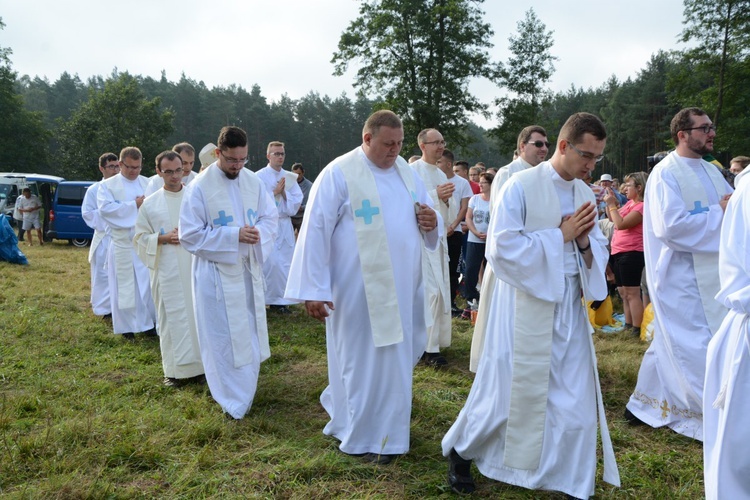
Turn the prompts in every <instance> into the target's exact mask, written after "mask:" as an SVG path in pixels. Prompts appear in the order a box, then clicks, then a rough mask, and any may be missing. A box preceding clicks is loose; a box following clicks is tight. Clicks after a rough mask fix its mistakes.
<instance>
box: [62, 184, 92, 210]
mask: <svg viewBox="0 0 750 500" xmlns="http://www.w3.org/2000/svg"><path fill="white" fill-rule="evenodd" d="M57 189H58V193H57V204H58V205H73V206H77V207H80V206H81V205H82V204H83V195H84V194H85V192H86V191H85V188H84V189H82V188H81V186H66V185H65V184H61V185H59V186H57Z"/></svg>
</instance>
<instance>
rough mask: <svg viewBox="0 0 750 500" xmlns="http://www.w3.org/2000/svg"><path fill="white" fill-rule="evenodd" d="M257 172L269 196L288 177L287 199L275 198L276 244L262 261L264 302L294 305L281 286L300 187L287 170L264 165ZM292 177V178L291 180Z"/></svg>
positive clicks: (288, 261) (289, 254)
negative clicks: (277, 226) (276, 213)
mask: <svg viewBox="0 0 750 500" xmlns="http://www.w3.org/2000/svg"><path fill="white" fill-rule="evenodd" d="M257 174H258V177H259V178H260V180H261V181H263V184H264V185H265V187H266V190H267V191H268V193H269V194H270V195H271V196H272V197H273V190H274V189H275V188H276V185H277V184H278V183H279V181H280V180H281V179H283V178H285V177H288V178H287V180H286V189H285V190H284V191H285V194H286V199H284V197H283V196H281V195H278V196H276V197H275V198H274V202H275V203H276V209H277V210H278V212H279V234H278V236H277V237H276V246H275V248H274V250H273V252H271V253H270V255H267V256H266V259H265V261H264V262H263V276H264V277H265V280H266V304H273V305H287V304H294V301H292V300H288V299H285V298H284V289H285V288H286V281H287V277H288V276H289V266H290V265H291V263H292V254H293V253H294V228H293V227H292V219H290V217H291V216H292V215H296V214H297V211H298V210H299V207H300V205H301V204H302V197H303V195H302V190H301V189H300V187H299V184H297V177H296V176H297V174H294V173H293V172H288V171H286V170H284V169H283V168H282V169H280V170H279V171H278V172H277V171H276V170H274V169H273V168H272V167H271V166H270V165H267V166H265V167H264V168H262V169H260V170H258V172H257ZM290 174H291V175H290ZM292 177H294V179H291V178H292ZM290 179H291V180H290Z"/></svg>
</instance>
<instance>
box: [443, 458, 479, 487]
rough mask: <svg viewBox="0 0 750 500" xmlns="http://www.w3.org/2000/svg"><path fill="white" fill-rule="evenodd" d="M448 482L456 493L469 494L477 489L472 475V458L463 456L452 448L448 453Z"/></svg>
mask: <svg viewBox="0 0 750 500" xmlns="http://www.w3.org/2000/svg"><path fill="white" fill-rule="evenodd" d="M448 462H449V464H450V465H449V468H448V484H449V485H450V487H451V490H453V491H454V492H455V493H458V494H459V495H468V494H470V493H474V490H476V489H477V487H476V485H475V484H474V478H472V477H471V460H466V459H464V458H461V455H459V454H458V453H456V450H454V449H451V452H450V454H449V455H448Z"/></svg>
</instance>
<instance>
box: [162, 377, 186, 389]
mask: <svg viewBox="0 0 750 500" xmlns="http://www.w3.org/2000/svg"><path fill="white" fill-rule="evenodd" d="M164 385H165V386H167V387H182V386H183V385H185V380H184V379H179V378H174V377H164Z"/></svg>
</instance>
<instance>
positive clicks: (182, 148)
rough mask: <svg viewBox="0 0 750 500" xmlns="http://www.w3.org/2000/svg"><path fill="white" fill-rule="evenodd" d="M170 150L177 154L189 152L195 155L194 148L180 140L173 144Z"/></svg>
mask: <svg viewBox="0 0 750 500" xmlns="http://www.w3.org/2000/svg"><path fill="white" fill-rule="evenodd" d="M172 151H174V152H175V153H177V154H180V153H189V154H191V155H193V156H195V148H194V147H193V146H191V145H190V144H188V143H187V142H181V143H179V144H175V145H174V146H172ZM170 159H171V158H170Z"/></svg>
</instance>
